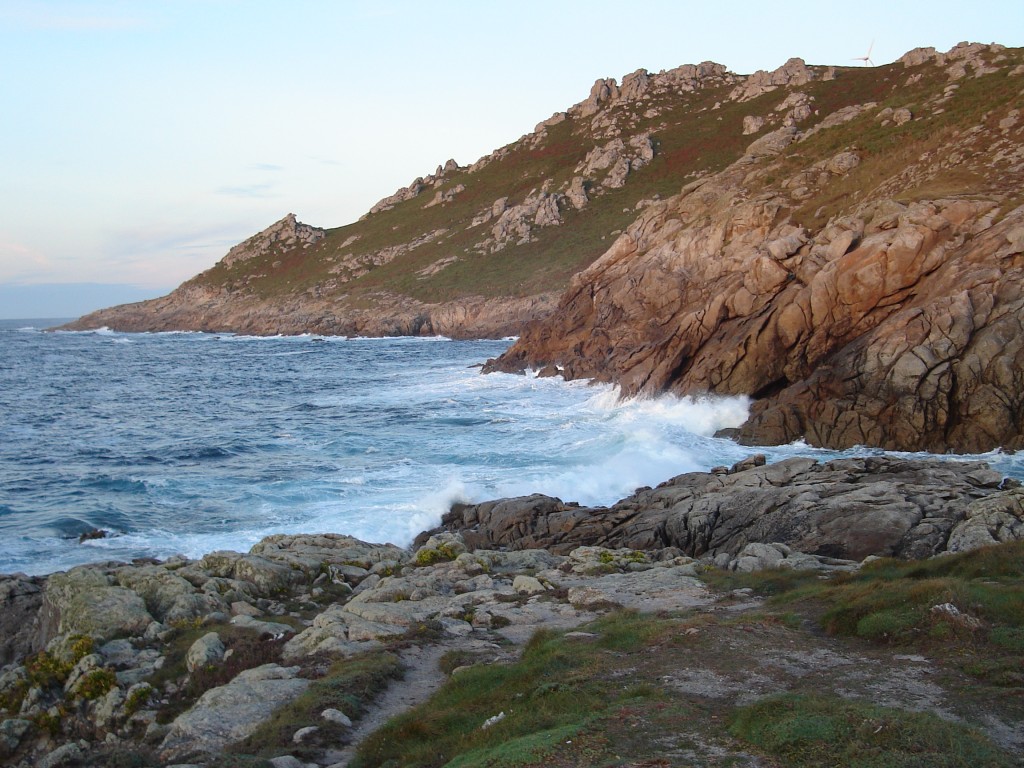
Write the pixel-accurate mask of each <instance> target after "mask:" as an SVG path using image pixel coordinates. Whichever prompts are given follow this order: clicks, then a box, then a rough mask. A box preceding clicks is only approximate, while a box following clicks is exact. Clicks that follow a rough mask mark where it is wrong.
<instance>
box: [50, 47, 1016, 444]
mask: <svg viewBox="0 0 1024 768" xmlns="http://www.w3.org/2000/svg"><path fill="white" fill-rule="evenodd" d="M1022 75H1024V52H1022V51H1020V50H1018V49H1007V48H1004V47H1003V46H999V45H981V44H974V43H972V44H967V43H963V44H960V45H958V46H956V47H954V48H953V49H951V50H950V51H947V52H945V53H940V52H938V51H935V50H934V49H916V50H913V51H910V52H909V53H907V54H906V55H905V56H903V57H902V58H901V59H899V60H898V61H896V62H894V63H893V64H890V65H886V66H884V67H876V68H836V67H816V66H809V65H807V64H806V63H805V62H803V61H801V60H799V59H792V60H790V61H788V62H786V64H784V65H783V66H781V67H779V68H778V69H776V70H774V71H772V72H757V73H754V74H753V75H749V76H742V75H737V74H735V73H732V72H729V71H728V70H727V69H726V68H725V67H724V66H722V65H719V64H714V63H710V62H705V63H703V64H699V65H686V66H682V67H678V68H676V69H673V70H669V71H665V72H659V73H649V72H647V71H646V70H637V71H636V72H634V73H631V74H629V75H627V76H625V77H624V78H623V79H622V83H621V84H619V83H618V82H617V81H616V80H614V79H600V80H598V81H597V82H596V83H595V84H594V87H593V89H592V91H591V93H590V95H589V97H588V98H587V99H585V100H583V101H581V102H580V103H578V104H576V105H574V106H572V107H570V108H569V109H567V110H566V111H565V112H560V113H557V114H555V115H554V116H552V117H551V118H549V119H547V120H545V121H543V122H541V123H540V124H538V125H537V127H536V129H535V130H534V131H533V132H532V133H530V134H527V135H526V136H523V137H522V138H521V139H519V140H518V141H517V142H514V143H512V144H510V145H508V146H506V147H502V148H501V149H498V150H496V151H495V152H493V153H492V154H491V155H488V156H487V157H484V158H481V159H480V160H478V161H477V162H475V163H473V164H472V165H469V166H460V165H459V164H458V163H457V162H455V161H454V160H449V161H448V162H447V163H445V164H444V165H441V166H438V168H437V170H436V171H435V172H434V173H433V174H430V175H428V176H426V177H419V178H417V179H415V180H414V181H413V182H412V183H411V184H409V186H407V187H403V188H402V189H400V190H398V191H397V192H395V193H394V194H393V195H390V196H388V197H387V198H385V199H383V200H381V201H380V202H379V203H377V204H376V205H374V206H373V207H372V208H371V210H370V211H369V213H367V215H366V216H364V217H363V218H362V219H361V220H360V221H358V222H355V223H353V224H351V225H348V226H345V227H340V228H337V229H322V228H319V227H314V226H310V225H307V224H303V223H301V222H299V221H298V220H297V219H296V217H295V216H294V215H291V214H290V215H288V216H286V217H285V218H284V219H282V220H281V221H279V222H277V223H275V224H273V225H272V226H270V227H269V228H268V229H266V230H265V231H263V232H261V233H258V234H257V235H254V236H253V237H251V238H249V239H248V240H246V241H245V242H243V243H240V244H239V245H237V246H235V247H234V248H232V249H231V250H230V251H229V252H228V254H227V255H225V256H224V258H223V259H222V260H221V261H220V262H219V263H218V264H217V265H216V266H214V267H213V268H212V269H210V270H208V271H207V272H204V273H203V274H201V275H198V276H196V277H195V278H193V279H192V280H189V281H188V282H186V283H185V284H183V285H182V286H181V287H179V288H178V289H177V290H175V291H174V292H172V293H171V294H170V295H168V296H166V297H164V298H161V299H155V300H153V301H148V302H142V303H139V304H133V305H126V306H123V307H115V308H112V309H107V310H103V311H100V312H96V313H93V314H91V315H88V316H86V317H84V318H82V319H80V320H78V321H76V322H75V323H72V324H70V325H69V326H68V327H70V328H76V329H86V328H95V327H98V326H108V327H110V328H113V329H117V330H130V331H146V330H153V331H155V330H205V331H236V332H240V333H250V334H278V333H284V334H297V333H322V334H344V335H371V336H375V335H435V334H442V335H446V336H452V337H460V338H466V337H501V336H507V335H520V336H521V338H520V339H519V341H518V342H517V343H516V344H515V346H514V347H513V348H512V349H510V350H509V351H508V352H507V353H506V354H505V355H503V356H502V357H501V358H500V359H499V360H496V361H493V362H492V363H491V364H490V366H489V368H488V370H501V371H520V370H523V369H524V368H533V369H539V370H544V371H546V372H548V373H552V374H560V375H562V376H564V377H566V378H570V379H574V378H593V379H598V380H601V381H611V382H615V383H618V384H620V385H621V387H622V391H623V393H624V394H625V395H634V394H638V393H642V394H654V393H660V392H665V391H669V392H674V393H678V394H698V393H718V394H725V395H733V394H743V395H749V396H752V397H753V398H754V399H755V404H754V407H753V410H752V413H751V416H750V418H749V420H748V421H747V423H746V424H744V425H743V426H742V427H741V428H740V429H739V430H738V432H737V433H736V435H735V436H736V437H737V439H739V440H740V441H742V442H745V443H748V444H752V445H753V444H774V443H785V442H789V441H792V440H794V439H796V438H804V439H806V440H807V441H808V442H809V443H811V444H813V445H820V446H827V447H833V448H845V447H849V446H852V445H857V444H866V445H873V446H879V447H883V448H889V449H895V450H926V451H936V452H945V451H954V452H961V453H973V452H981V451H987V450H991V449H993V448H996V447H1004V448H1008V449H1016V448H1019V447H1022V446H1024V442H1022V441H1024V404H1022V402H1021V391H1022V385H1024V373H1022V372H1024V351H1022V347H1021V341H1020V340H1021V339H1022V338H1024V328H1022V325H1021V315H1022V308H1024V304H1022V302H1024V298H1022V296H1021V288H1020V287H1021V285H1024V279H1022V278H1024V273H1022V268H1024V267H1022V264H1024V261H1022V260H1024V253H1022V249H1024V206H1022V203H1024V198H1021V192H1020V190H1021V189H1022V188H1024V119H1022V117H1021V114H1020V108H1019V106H1018V105H1019V104H1020V98H1021V94H1022V93H1024V76H1022Z"/></svg>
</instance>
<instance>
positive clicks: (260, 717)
mask: <svg viewBox="0 0 1024 768" xmlns="http://www.w3.org/2000/svg"><path fill="white" fill-rule="evenodd" d="M298 671H299V668H298V667H281V666H279V665H277V664H264V665H263V666H261V667H256V668H255V669H249V670H246V671H245V672H242V673H240V674H239V675H238V676H237V677H235V679H234V680H232V681H231V682H230V683H228V684H227V685H222V686H220V687H219V688H214V689H213V690H210V691H207V692H206V693H204V694H203V695H202V696H201V697H200V698H199V701H197V702H196V703H195V705H193V707H192V708H191V709H189V710H188V711H187V712H185V713H183V714H182V715H179V716H178V718H177V719H176V720H175V721H174V722H173V723H172V724H171V730H170V732H169V733H168V734H167V736H166V737H165V738H164V740H163V743H162V745H161V752H160V755H161V759H163V760H165V761H171V760H175V759H178V758H180V757H184V756H186V755H189V754H194V753H199V754H203V753H207V754H209V753H217V752H219V751H220V750H222V749H223V748H224V747H225V746H227V745H228V744H230V743H232V742H235V741H239V740H241V739H244V738H245V737H246V736H248V735H249V734H251V733H252V732H253V731H255V730H256V727H257V726H258V725H259V724H260V723H262V722H263V721H264V720H266V719H267V718H268V717H270V715H271V714H273V712H274V710H276V709H277V708H278V707H280V706H282V705H284V704H287V703H289V702H291V701H293V700H294V699H295V698H296V697H298V696H299V695H300V694H301V693H302V692H303V691H305V690H306V689H307V688H308V687H309V684H310V683H309V680H304V679H302V678H299V677H296V675H297V673H298Z"/></svg>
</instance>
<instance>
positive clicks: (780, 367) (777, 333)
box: [489, 160, 1024, 452]
mask: <svg viewBox="0 0 1024 768" xmlns="http://www.w3.org/2000/svg"><path fill="white" fill-rule="evenodd" d="M835 166H836V167H835V171H836V172H838V173H841V172H842V169H843V168H844V167H846V165H844V164H843V163H839V162H838V160H837V162H836V164H835ZM748 172H749V171H748V169H747V165H746V164H744V163H737V164H735V165H734V166H733V167H731V168H730V169H727V170H726V171H724V172H722V173H721V174H718V175H717V176H715V177H713V178H712V179H711V180H709V181H706V182H695V183H694V184H691V185H690V186H689V187H688V188H686V189H684V191H683V193H682V194H680V195H679V196H677V197H676V198H673V199H671V200H669V201H666V202H664V203H661V204H658V205H654V206H651V207H650V208H648V209H647V210H646V211H645V212H644V214H643V215H641V217H640V218H639V219H638V220H637V221H636V222H635V223H634V224H633V225H631V226H630V227H629V228H628V230H627V231H626V232H625V233H623V234H622V235H621V236H620V237H619V239H618V240H617V241H616V242H615V243H614V244H613V246H612V247H611V248H610V249H609V250H608V252H607V253H606V254H605V255H604V256H603V257H601V258H600V259H599V260H598V261H597V262H595V263H594V264H593V265H591V266H590V267H589V268H587V269H586V270H584V271H583V272H581V273H579V274H578V275H577V276H576V277H575V278H574V279H573V280H572V282H571V284H570V287H569V289H568V290H567V292H566V293H565V294H564V295H563V297H562V299H561V300H560V303H559V306H558V308H557V309H556V310H555V311H554V312H552V313H551V314H550V315H548V316H547V317H546V318H544V319H542V320H539V321H536V322H534V323H532V324H531V325H530V326H529V327H528V328H527V329H526V330H525V331H524V332H523V334H522V335H521V338H520V340H519V341H518V342H517V343H516V344H515V345H514V346H513V347H512V348H511V349H510V350H509V351H508V352H507V353H506V354H505V355H503V356H502V357H501V358H499V359H498V360H497V361H491V363H490V365H489V368H490V369H491V370H505V371H512V370H521V369H523V368H526V367H534V368H541V367H544V366H548V365H556V366H558V367H559V368H560V369H561V372H562V373H563V375H564V376H565V377H566V378H568V379H574V378H591V377H592V378H596V379H598V380H603V381H614V382H618V383H619V384H621V386H622V388H623V392H624V394H627V395H631V394H636V393H657V392H664V391H669V392H674V393H677V394H703V393H714V394H722V395H735V394H745V395H752V396H754V398H755V399H756V401H757V402H756V403H755V406H754V408H753V411H752V414H751V417H750V419H749V420H748V421H747V423H746V424H744V425H743V427H742V428H741V429H740V430H739V433H738V437H739V439H740V440H741V441H743V442H745V443H749V444H776V443H784V442H789V441H792V440H794V439H797V438H800V437H805V438H806V439H807V441H808V442H810V443H812V444H815V445H821V446H828V447H834V448H846V447H850V446H853V445H858V444H868V445H874V446H879V447H883V448H888V449H895V450H927V451H933V452H943V451H956V452H978V451H985V450H989V449H992V448H995V447H997V446H1003V447H1006V448H1011V449H1017V448H1020V447H1024V402H1022V399H1024V312H1022V310H1024V253H1022V251H1024V207H1018V208H1017V209H1015V210H1012V211H1010V212H1009V213H1007V214H1006V215H1005V216H1002V217H1001V218H1000V217H999V215H998V211H996V206H995V204H994V203H992V202H983V201H972V200H963V199H958V200H934V201H926V202H917V203H912V204H903V203H899V202H896V201H893V200H881V201H877V200H876V201H874V202H871V203H869V204H865V205H864V206H861V207H860V208H858V209H857V212H856V214H855V215H851V216H846V217H841V218H833V219H832V220H830V221H829V223H828V224H827V225H825V226H824V227H822V228H821V229H820V230H817V231H809V230H807V229H805V228H803V227H799V226H795V225H793V224H791V223H787V222H788V221H789V217H788V216H787V215H785V212H786V205H787V201H786V200H785V199H783V198H782V197H779V196H775V195H773V194H765V195H760V196H757V197H755V198H753V199H747V198H746V196H745V193H744V186H745V174H747V173H748ZM823 173H825V174H826V175H827V174H828V173H830V171H828V164H826V167H825V168H824V170H823ZM780 221H781V222H782V223H779V222H780Z"/></svg>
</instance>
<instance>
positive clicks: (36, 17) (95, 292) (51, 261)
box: [0, 0, 1024, 318]
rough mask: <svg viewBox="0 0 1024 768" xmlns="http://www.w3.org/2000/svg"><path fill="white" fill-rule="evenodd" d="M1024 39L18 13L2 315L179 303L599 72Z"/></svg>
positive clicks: (362, 16) (587, 20)
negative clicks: (250, 247)
mask: <svg viewBox="0 0 1024 768" xmlns="http://www.w3.org/2000/svg"><path fill="white" fill-rule="evenodd" d="M962 40H969V41H973V42H986V43H987V42H999V43H1002V44H1004V45H1009V46H1021V45H1024V3H1022V2H1021V1H1020V0H1006V1H1005V2H1000V1H995V0H975V2H971V3H964V2H962V0H957V2H946V1H945V0H929V1H928V2H904V1H901V2H898V3H897V2H893V1H892V0H885V2H875V1H874V0H861V1H860V2H857V3H842V4H840V3H834V2H831V3H822V2H820V1H815V2H785V0H777V2H773V3H765V2H732V3H700V4H697V3H687V2H681V1H679V0H677V1H675V2H661V0H647V1H646V2H644V3H642V4H637V5H627V4H625V3H622V2H618V3H611V2H577V1H576V0H556V1H554V2H552V0H518V1H517V2H515V3H491V2H481V1H480V0H472V1H469V0H467V1H466V2H461V1H457V0H452V1H451V2H445V1H444V0H435V1H434V2H424V1H423V0H408V1H406V0H376V1H375V2H363V1H362V0H330V1H328V0H322V1H321V0H289V1H288V2H283V1H279V2H269V1H267V0H96V1H92V0H74V2H69V1H65V0H0V318H14V317H71V316H77V315H80V314H83V313H85V312H87V311H90V310H92V309H98V308H100V307H103V306H108V305H110V304H115V303H120V302H122V301H134V300H138V299H140V298H145V297H147V296H157V295H162V294H164V293H167V292H168V291H169V290H170V289H172V288H173V287H175V286H176V285H178V284H179V283H181V282H182V281H184V280H186V279H188V278H189V277H192V276H193V275H195V274H197V273H199V272H201V271H203V270H204V269H207V268H209V267H211V266H213V264H215V263H216V262H217V261H218V260H219V259H220V258H221V257H222V256H223V255H224V254H225V253H226V252H227V250H228V249H229V248H230V247H231V246H232V245H234V244H235V243H237V242H240V241H241V240H244V239H245V238H246V237H249V236H250V235H252V234H254V233H256V232H258V231H260V230H262V229H264V228H265V227H267V226H269V225H270V224H272V223H273V222H275V221H277V220H278V219H280V218H281V217H283V216H284V215H286V214H287V213H290V212H293V213H295V214H296V215H297V216H298V218H299V220H300V221H304V222H306V223H309V224H313V225H316V226H323V227H336V226H341V225H343V224H347V223H350V222H352V221H354V220H356V219H358V218H359V216H361V215H362V214H363V213H365V212H366V211H367V210H368V209H369V208H370V206H372V205H373V204H374V203H375V202H376V201H377V200H379V199H380V198H382V197H385V196H386V195H389V194H391V193H393V192H394V191H395V190H396V189H398V188H399V187H403V186H405V185H407V184H408V183H409V182H410V181H412V180H413V179H414V178H416V177H417V176H424V175H427V174H429V173H432V172H433V171H434V170H435V168H436V167H437V166H438V165H439V164H443V163H444V162H445V161H446V160H447V159H449V158H454V159H455V160H457V161H458V162H459V164H461V165H467V164H470V163H472V162H474V161H475V160H477V159H478V158H480V157H482V156H483V155H486V154H489V153H490V152H491V151H493V150H494V149H496V148H498V147H501V146H504V145H505V144H508V143H510V142H512V141H515V140H516V139H518V138H519V137H520V136H522V135H523V134H526V133H529V132H530V131H532V130H533V128H534V126H535V125H536V124H537V123H538V122H540V121H541V120H543V119H545V118H547V117H549V116H550V115H552V114H553V113H555V112H558V111H562V110H565V109H566V108H568V107H569V106H571V105H573V104H575V103H577V102H579V101H581V100H583V99H584V98H585V97H586V96H587V94H588V93H589V91H590V86H591V85H592V84H593V82H594V80H595V79H597V78H599V77H615V78H618V79H619V80H620V81H621V78H622V75H624V74H627V73H629V72H632V71H634V70H636V69H639V68H644V69H647V70H648V71H651V72H657V71H659V70H662V69H671V68H673V67H676V66H679V65H681V64H688V63H698V62H701V61H706V60H712V61H716V62H719V63H722V64H725V65H726V66H727V67H728V68H729V69H731V70H732V71H734V72H737V73H742V74H748V73H750V72H753V71H755V70H758V69H769V70H770V69H774V68H776V67H778V66H780V65H781V64H783V63H784V62H785V61H786V60H787V59H788V58H790V57H793V56H799V57H801V58H803V59H804V60H806V61H807V62H808V63H810V64H837V65H857V64H858V62H855V61H853V59H854V57H857V56H863V55H865V54H866V53H867V52H868V50H869V48H870V51H871V58H872V60H873V62H874V63H875V64H884V63H888V62H891V61H893V60H894V59H896V58H899V56H901V55H902V54H903V53H905V52H906V51H907V50H910V49H911V48H914V47H917V46H934V47H936V48H938V49H939V50H948V49H949V48H951V47H952V46H953V45H955V44H956V43H958V42H960V41H962Z"/></svg>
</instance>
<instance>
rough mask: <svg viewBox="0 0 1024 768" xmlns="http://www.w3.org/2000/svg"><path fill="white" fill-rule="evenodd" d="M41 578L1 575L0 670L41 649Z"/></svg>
mask: <svg viewBox="0 0 1024 768" xmlns="http://www.w3.org/2000/svg"><path fill="white" fill-rule="evenodd" d="M42 585H43V579H40V578H35V577H29V576H25V575H23V574H15V575H13V576H0V667H3V666H5V665H6V664H10V663H11V662H12V661H17V660H18V659H22V658H24V657H25V656H27V655H28V654H30V653H34V652H36V651H38V650H40V649H41V648H42V647H43V639H42V637H41V636H40V633H39V608H40V606H42V604H43V586H42Z"/></svg>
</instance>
